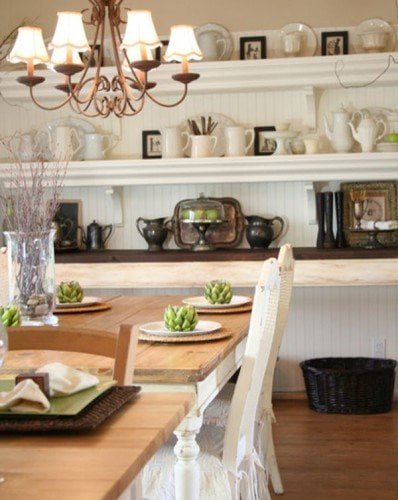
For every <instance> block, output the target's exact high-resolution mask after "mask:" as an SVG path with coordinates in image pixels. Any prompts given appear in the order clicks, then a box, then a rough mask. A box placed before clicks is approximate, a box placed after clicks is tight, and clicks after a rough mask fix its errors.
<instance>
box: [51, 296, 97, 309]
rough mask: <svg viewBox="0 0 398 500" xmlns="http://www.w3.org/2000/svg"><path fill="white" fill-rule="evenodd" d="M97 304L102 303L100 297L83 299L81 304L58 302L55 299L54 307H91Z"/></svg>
mask: <svg viewBox="0 0 398 500" xmlns="http://www.w3.org/2000/svg"><path fill="white" fill-rule="evenodd" d="M99 302H102V299H101V297H83V300H82V301H81V302H58V299H57V304H56V307H62V309H67V308H73V307H74V308H76V307H88V306H93V305H94V304H98V303H99Z"/></svg>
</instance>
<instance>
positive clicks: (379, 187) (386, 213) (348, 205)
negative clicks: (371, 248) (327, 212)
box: [340, 180, 398, 247]
mask: <svg viewBox="0 0 398 500" xmlns="http://www.w3.org/2000/svg"><path fill="white" fill-rule="evenodd" d="M340 189H341V190H342V191H343V193H344V195H343V200H344V201H343V227H344V233H345V237H346V240H347V245H348V246H350V247H364V246H366V244H367V242H368V239H369V234H368V233H367V232H365V231H364V232H363V233H361V232H353V231H350V228H351V229H352V228H353V227H355V218H354V210H353V203H352V201H351V196H350V192H351V191H365V199H366V202H365V205H364V210H365V211H364V216H363V219H364V220H371V221H378V220H379V221H386V220H397V219H398V207H397V201H398V198H397V182H396V181H393V180H391V181H373V182H344V183H342V184H341V185H340ZM377 241H378V242H379V243H381V244H382V245H383V246H386V247H390V246H398V231H391V232H380V233H378V234H377Z"/></svg>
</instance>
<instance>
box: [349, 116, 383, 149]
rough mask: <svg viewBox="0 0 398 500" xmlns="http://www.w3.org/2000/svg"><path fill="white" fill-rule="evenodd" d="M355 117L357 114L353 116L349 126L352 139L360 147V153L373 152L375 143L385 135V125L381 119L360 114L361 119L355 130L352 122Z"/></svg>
mask: <svg viewBox="0 0 398 500" xmlns="http://www.w3.org/2000/svg"><path fill="white" fill-rule="evenodd" d="M357 115H358V112H356V113H354V114H353V117H352V121H350V122H349V126H350V128H351V130H352V134H353V136H354V139H355V140H356V141H358V142H359V144H360V145H361V150H362V152H363V153H370V152H371V151H373V148H374V146H375V144H376V142H377V141H378V140H379V139H381V138H382V137H383V136H384V135H385V133H386V124H385V123H384V121H383V120H381V119H375V118H372V117H371V116H370V114H369V113H360V116H362V119H361V120H360V122H359V124H358V126H357V128H355V126H354V124H353V121H354V119H355V117H356V116H357Z"/></svg>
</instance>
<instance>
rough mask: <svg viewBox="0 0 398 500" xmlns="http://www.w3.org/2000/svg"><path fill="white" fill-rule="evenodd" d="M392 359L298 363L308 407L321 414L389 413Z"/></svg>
mask: <svg viewBox="0 0 398 500" xmlns="http://www.w3.org/2000/svg"><path fill="white" fill-rule="evenodd" d="M396 364H397V362H396V361H395V360H393V359H379V358H317V359H308V360H306V361H303V362H301V363H300V367H301V369H302V370H303V376H304V382H305V388H306V391H307V396H308V403H309V407H310V408H311V409H312V410H315V411H318V412H322V413H350V414H364V413H384V412H387V411H390V410H391V406H392V400H393V394H394V380H395V366H396Z"/></svg>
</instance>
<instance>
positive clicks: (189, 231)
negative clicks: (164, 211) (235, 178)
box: [171, 197, 245, 250]
mask: <svg viewBox="0 0 398 500" xmlns="http://www.w3.org/2000/svg"><path fill="white" fill-rule="evenodd" d="M207 199H209V200H216V201H219V202H221V203H222V204H223V206H224V212H225V220H224V222H223V223H222V224H216V225H215V226H214V227H212V226H210V227H209V228H208V229H207V231H206V240H207V241H208V242H209V243H210V244H211V245H213V246H214V247H215V248H231V247H236V246H238V245H239V244H240V243H241V241H242V239H243V231H244V227H245V218H244V215H243V213H242V209H241V206H240V203H239V201H238V200H236V199H235V198H228V197H226V198H211V197H209V198H207ZM186 201H188V200H181V201H180V202H178V203H177V205H176V206H175V208H174V214H173V217H172V219H171V222H172V228H173V234H174V240H175V243H176V245H177V246H178V247H179V248H184V249H186V250H190V249H191V248H192V245H194V244H195V243H196V242H197V240H198V232H197V230H196V229H195V227H194V226H193V225H192V224H191V223H186V222H185V223H182V221H181V220H180V219H179V218H178V214H179V213H180V206H181V204H182V203H184V202H186Z"/></svg>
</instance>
